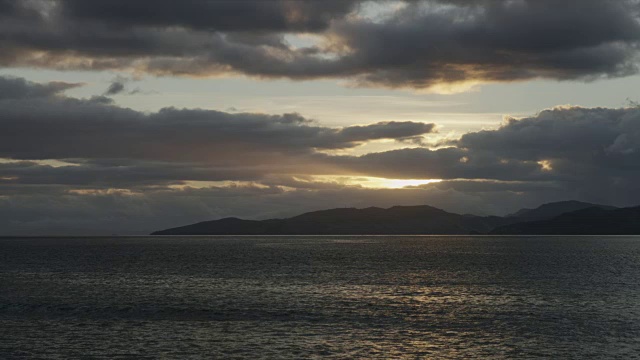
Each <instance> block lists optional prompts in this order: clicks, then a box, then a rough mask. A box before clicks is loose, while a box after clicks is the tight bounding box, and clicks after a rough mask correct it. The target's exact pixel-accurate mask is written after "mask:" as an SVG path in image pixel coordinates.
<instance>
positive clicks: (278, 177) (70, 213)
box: [0, 78, 640, 233]
mask: <svg viewBox="0 0 640 360" xmlns="http://www.w3.org/2000/svg"><path fill="white" fill-rule="evenodd" d="M53 84H55V83H53ZM66 86H68V84H67V85H65V86H60V85H51V84H44V85H38V84H34V83H29V82H26V81H24V80H20V79H3V78H0V88H4V89H8V90H5V92H4V93H7V94H21V95H20V96H16V95H13V96H12V97H7V96H4V98H0V113H2V117H0V158H11V159H26V160H29V159H61V160H64V161H66V162H68V163H70V165H68V164H62V166H59V165H60V164H59V163H58V164H55V165H56V166H52V165H47V162H46V161H45V162H42V161H15V160H13V161H6V160H4V161H0V219H3V220H1V221H0V226H1V227H2V228H3V229H5V230H4V231H9V230H6V229H13V230H10V231H15V232H16V233H18V232H21V233H27V232H28V231H31V230H30V229H35V230H37V229H43V230H42V232H47V231H46V229H49V230H51V229H67V230H69V229H71V228H74V226H75V228H76V230H77V229H78V228H79V229H80V230H82V229H90V228H98V227H99V226H98V224H107V225H106V226H105V227H104V229H107V228H108V227H115V228H119V229H123V231H125V230H126V231H132V232H135V231H140V232H146V231H150V230H154V229H155V228H156V227H158V225H162V226H160V227H166V226H165V225H167V224H169V223H170V224H175V225H181V224H184V223H189V222H192V221H197V220H206V219H210V218H217V217H223V216H230V215H236V216H242V217H249V218H266V217H278V216H289V215H294V214H296V213H299V212H302V211H308V210H314V209H321V208H327V207H337V206H360V207H366V206H371V205H378V206H391V205H396V204H419V203H427V204H431V205H434V206H439V207H442V208H445V209H447V210H450V211H456V212H467V213H484V214H486V213H497V214H504V213H508V212H512V211H514V210H516V209H517V207H521V206H529V207H531V206H536V205H538V204H539V203H542V202H545V201H553V200H567V199H577V200H583V201H591V202H598V203H605V204H612V205H618V206H631V205H637V203H638V201H639V200H640V165H638V164H640V148H639V147H638V144H640V108H638V107H628V108H620V109H606V108H593V109H590V108H580V107H561V108H555V109H550V110H545V111H542V112H540V113H538V114H536V115H534V116H530V117H526V118H523V119H511V120H508V121H507V122H505V124H503V126H501V127H500V128H498V129H496V130H486V131H479V132H473V133H468V134H465V135H464V136H462V137H461V138H460V139H459V140H458V141H455V142H452V143H451V146H450V147H448V148H440V149H428V148H422V147H417V148H416V147H414V148H405V149H398V150H392V151H384V152H379V153H368V154H364V155H359V156H353V155H335V153H333V152H327V151H326V150H332V149H348V148H352V147H355V146H357V145H358V144H361V143H364V142H367V141H372V140H378V139H395V140H401V141H404V140H406V139H407V138H411V137H412V136H422V135H425V134H430V133H433V132H434V131H435V129H434V125H433V124H425V123H414V122H393V121H391V122H384V123H378V124H371V125H359V126H351V127H346V128H328V127H324V126H321V125H320V124H318V123H316V122H314V121H311V120H309V119H306V118H304V117H302V116H301V115H297V114H285V115H265V114H248V113H237V114H228V113H224V112H219V111H211V110H199V109H195V110H193V109H192V110H189V109H174V108H167V109H164V110H161V111H159V112H156V113H150V114H146V113H141V112H137V111H134V110H131V109H124V108H120V107H118V106H116V105H114V104H113V103H112V102H110V101H109V99H108V98H103V97H97V98H93V99H88V100H80V99H73V98H68V97H65V96H62V95H60V91H62V90H63V89H64V88H66ZM12 88H15V89H17V90H16V91H13V90H11V89H12ZM315 175H345V176H351V177H357V176H377V177H385V178H394V179H395V178H399V179H414V178H415V179H443V180H444V181H442V182H440V183H432V184H429V185H424V186H419V187H415V188H411V189H399V190H392V189H385V190H381V189H365V188H362V187H358V186H345V185H343V184H340V183H339V182H332V181H319V180H317V178H314V176H315ZM189 181H200V182H211V181H227V182H229V181H230V182H240V184H238V185H228V186H222V187H220V186H210V187H208V188H204V189H193V188H188V187H186V188H185V186H187V185H189ZM176 187H180V188H181V189H177V188H176ZM74 217H75V218H76V221H75V222H74V220H73V219H74ZM119 222H121V224H122V225H121V226H120V225H118V223H119ZM35 230H33V231H35ZM80 230H78V231H80ZM61 231H62V230H61Z"/></svg>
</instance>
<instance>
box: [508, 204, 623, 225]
mask: <svg viewBox="0 0 640 360" xmlns="http://www.w3.org/2000/svg"><path fill="white" fill-rule="evenodd" d="M593 207H595V208H600V209H603V210H613V209H617V208H616V207H614V206H606V205H599V204H590V203H586V202H581V201H574V200H572V201H559V202H553V203H548V204H544V205H541V206H539V207H537V208H535V209H521V210H519V211H517V212H515V213H513V214H511V215H507V217H510V218H518V219H519V220H520V221H536V220H546V219H552V218H554V217H556V216H560V215H562V214H565V213H568V212H572V211H578V210H582V209H588V208H593Z"/></svg>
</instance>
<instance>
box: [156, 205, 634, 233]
mask: <svg viewBox="0 0 640 360" xmlns="http://www.w3.org/2000/svg"><path fill="white" fill-rule="evenodd" d="M431 234H433V235H470V234H471V235H480V234H500V235H511V234H514V235H516V234H517V235H524V234H528V235H553V234H557V235H571V234H576V235H588V234H593V235H601V234H620V235H623V234H640V207H633V208H616V207H612V206H605V205H598V204H591V203H585V202H579V201H562V202H554V203H548V204H544V205H541V206H539V207H537V208H535V209H522V210H520V211H517V212H516V213H514V214H511V215H507V216H504V217H499V216H476V215H466V214H465V215H461V214H455V213H451V212H447V211H444V210H441V209H438V208H435V207H431V206H427V205H421V206H394V207H391V208H388V209H382V208H377V207H369V208H365V209H356V208H339V209H330V210H321V211H314V212H309V213H305V214H302V215H298V216H294V217H291V218H286V219H269V220H243V219H238V218H224V219H220V220H212V221H204V222H200V223H196V224H192V225H187V226H181V227H176V228H171V229H166V230H161V231H157V232H154V233H152V235H431Z"/></svg>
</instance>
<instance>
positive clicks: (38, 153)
mask: <svg viewBox="0 0 640 360" xmlns="http://www.w3.org/2000/svg"><path fill="white" fill-rule="evenodd" d="M11 86H17V87H18V88H19V89H22V90H21V91H22V92H23V93H25V94H27V95H25V96H23V98H22V99H19V100H15V99H14V100H12V101H2V100H0V112H2V114H3V117H2V118H1V119H0V129H1V130H2V131H0V157H3V158H10V159H22V160H38V159H67V160H68V159H76V161H77V159H85V160H91V161H94V162H95V161H105V160H109V159H119V160H120V162H121V164H124V165H125V166H127V164H128V163H129V162H131V161H138V162H140V161H146V162H154V164H153V166H157V164H158V163H162V162H164V163H170V162H173V163H187V164H190V166H200V165H198V164H204V165H206V166H207V167H209V168H210V169H212V170H211V171H213V170H215V171H217V172H218V173H219V174H222V173H229V174H231V175H233V174H235V175H237V174H238V173H239V172H249V173H251V172H262V173H265V172H268V171H289V172H296V171H297V172H301V173H305V172H309V171H312V170H311V169H315V170H313V171H320V172H325V171H328V170H321V168H323V167H324V168H326V167H330V166H334V165H333V164H332V163H330V162H327V161H326V156H324V155H322V154H321V153H320V151H326V150H339V149H351V148H354V147H357V146H359V145H362V144H364V143H367V142H370V141H375V140H384V139H386V140H402V139H404V138H406V137H412V136H422V135H426V134H430V133H433V132H434V129H435V125H434V124H427V123H418V122H394V121H390V122H382V123H376V124H370V125H360V126H351V127H344V128H330V127H324V126H322V125H320V124H318V123H316V122H314V121H311V120H309V119H306V118H304V117H302V116H301V115H298V114H284V115H266V114H253V113H234V114H230V113H226V112H220V111H213V110H202V109H175V108H165V109H162V110H160V111H158V112H155V113H142V112H138V111H134V110H131V109H126V108H121V107H118V106H116V105H114V104H113V103H112V102H111V101H110V100H109V99H107V98H103V97H97V98H92V99H88V100H87V99H74V98H68V97H63V96H48V97H40V96H36V95H34V94H38V93H39V91H41V90H42V89H43V88H44V89H49V87H47V86H49V85H46V86H45V87H43V86H42V85H38V84H34V83H28V82H25V81H24V80H22V81H17V80H15V79H5V78H1V77H0V88H2V87H6V88H10V87H11ZM25 89H26V90H25ZM9 92H11V91H9ZM50 94H56V92H52V91H51V92H50ZM301 163H302V164H304V167H301V168H300V169H297V170H296V168H298V167H300V165H299V164H301ZM84 165H85V166H87V165H90V164H87V163H85V164H84ZM204 165H202V166H204ZM136 166H137V165H136ZM287 168H289V170H286V169H287ZM92 170H95V171H98V170H99V169H96V168H92ZM147 170H148V169H146V168H145V170H144V171H147ZM174 170H175V169H174ZM56 171H59V170H56ZM69 171H76V172H77V171H80V170H79V169H76V168H70V169H69ZM169 173H171V171H170V172H169ZM231 175H228V176H231ZM77 176H78V177H79V175H77ZM209 176H212V175H211V174H210V173H209ZM200 177H202V176H200ZM200 177H199V176H196V175H194V174H191V175H189V177H187V178H182V179H183V180H201V179H200ZM213 177H214V178H216V179H220V178H221V177H223V176H222V175H216V176H213ZM178 179H180V178H178ZM227 179H228V178H227Z"/></svg>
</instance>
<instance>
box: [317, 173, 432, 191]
mask: <svg viewBox="0 0 640 360" xmlns="http://www.w3.org/2000/svg"><path fill="white" fill-rule="evenodd" d="M313 181H317V182H332V183H339V184H342V185H345V186H360V187H363V188H369V189H402V188H405V187H414V186H420V185H426V184H431V183H437V182H441V181H442V180H440V179H387V178H379V177H370V176H314V177H313Z"/></svg>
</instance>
